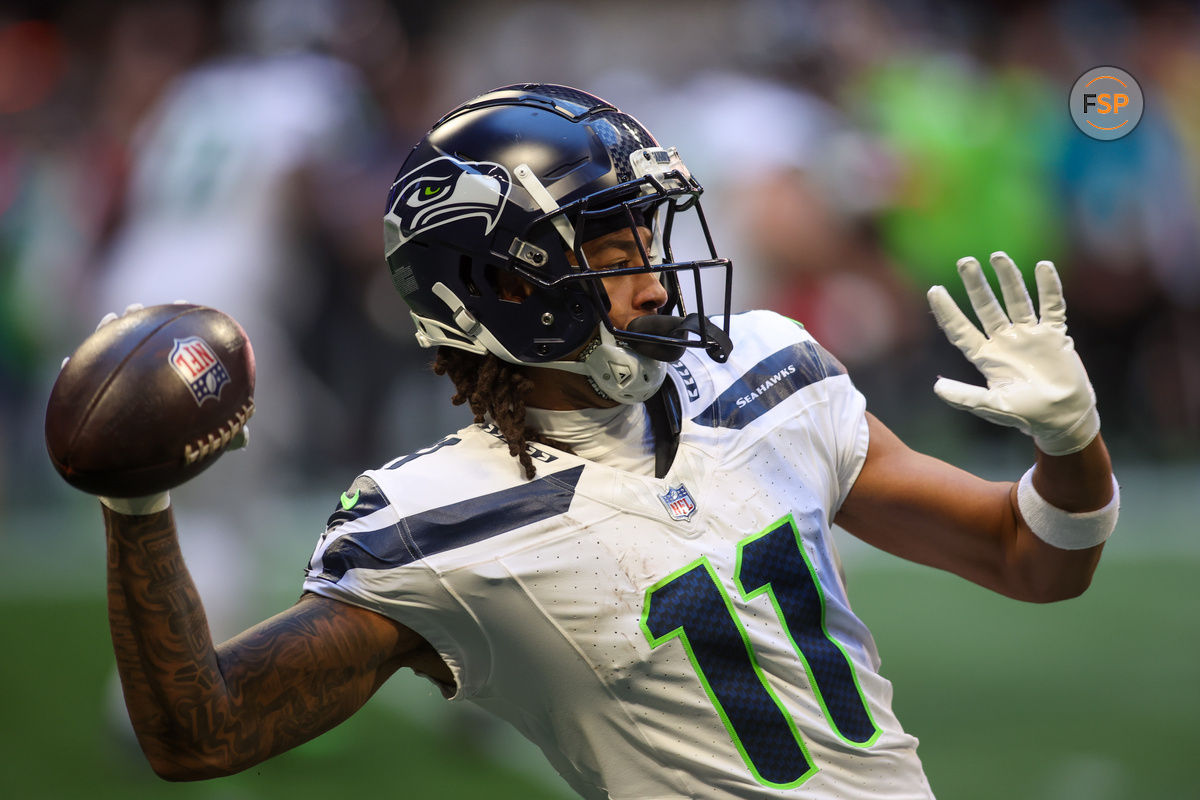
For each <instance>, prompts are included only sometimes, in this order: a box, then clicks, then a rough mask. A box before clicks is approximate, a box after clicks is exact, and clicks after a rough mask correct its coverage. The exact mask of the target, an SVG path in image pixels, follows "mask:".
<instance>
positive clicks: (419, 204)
mask: <svg viewBox="0 0 1200 800" xmlns="http://www.w3.org/2000/svg"><path fill="white" fill-rule="evenodd" d="M511 187H512V179H511V178H510V177H509V174H508V170H507V169H505V168H504V166H503V165H502V164H497V163H495V162H491V161H459V160H458V159H455V158H451V157H450V156H442V157H441V158H435V159H433V160H432V161H426V162H425V163H424V164H422V165H421V166H419V167H417V168H416V169H414V170H412V171H410V172H408V173H406V174H405V175H404V176H403V177H402V178H400V179H399V180H397V181H396V182H395V183H394V184H393V185H392V194H391V197H390V200H389V203H388V213H387V215H386V216H384V223H385V228H386V232H387V239H388V242H387V252H388V254H389V255H390V254H391V252H392V251H393V250H395V249H396V248H397V247H399V246H400V245H402V244H404V243H405V242H407V241H408V240H409V239H412V238H413V237H414V236H416V235H417V234H420V233H424V232H425V231H428V230H432V229H433V228H436V227H438V226H440V225H447V224H449V223H451V222H458V221H460V220H464V219H470V218H471V217H480V218H482V219H483V222H484V226H485V227H484V233H485V234H486V233H491V232H492V228H494V227H496V223H497V222H498V221H499V220H500V212H501V211H502V210H503V209H504V203H505V201H506V200H507V199H508V192H509V189H510V188H511Z"/></svg>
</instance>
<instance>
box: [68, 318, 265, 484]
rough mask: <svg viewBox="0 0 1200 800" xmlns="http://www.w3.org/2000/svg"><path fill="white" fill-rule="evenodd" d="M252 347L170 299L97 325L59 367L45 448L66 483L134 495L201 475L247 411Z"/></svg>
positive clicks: (226, 321) (240, 335) (231, 327)
mask: <svg viewBox="0 0 1200 800" xmlns="http://www.w3.org/2000/svg"><path fill="white" fill-rule="evenodd" d="M254 375H255V366H254V351H253V349H252V348H251V346H250V340H249V339H248V338H247V337H246V332H245V331H244V330H242V327H241V325H239V324H238V323H237V322H236V321H235V320H234V319H233V318H232V317H230V316H228V315H227V314H224V313H222V312H220V311H218V310H216V309H214V308H209V307H207V306H199V305H191V304H186V303H175V304H170V305H158V306H151V307H149V308H143V309H141V310H137V311H131V312H130V313H127V314H125V315H124V316H121V317H118V318H117V319H115V320H114V321H112V322H110V323H108V324H106V325H103V326H102V327H101V328H100V329H99V330H97V331H96V332H95V333H94V334H92V335H91V336H89V337H88V338H87V339H85V340H84V342H83V343H82V344H81V345H80V346H79V348H78V349H77V350H76V351H75V353H74V354H73V355H72V356H71V357H70V359H69V360H68V361H67V362H66V364H65V365H64V366H63V369H62V371H61V372H60V373H59V375H58V379H57V381H55V384H54V388H53V389H52V390H51V392H50V400H49V403H48V405H47V408H46V448H47V450H48V451H49V453H50V460H51V461H52V462H53V463H54V467H55V468H56V469H57V470H58V472H59V474H60V475H62V476H63V478H64V479H65V480H66V481H67V483H69V484H71V485H72V486H74V487H76V488H78V489H82V490H83V491H86V492H90V493H92V494H97V495H103V496H107V497H139V496H143V495H147V494H153V493H155V492H161V491H165V490H167V489H170V488H172V487H175V486H178V485H180V484H182V483H184V482H185V481H188V480H190V479H191V478H194V477H195V476H196V475H198V474H200V473H201V472H203V471H204V470H205V469H207V468H208V467H209V466H210V465H211V464H212V463H213V462H214V461H216V459H217V457H218V456H219V455H220V454H221V453H222V452H223V451H224V449H225V448H226V447H227V446H228V445H229V443H230V441H231V440H232V439H233V437H234V436H235V435H236V434H237V433H238V432H239V431H241V430H242V428H243V427H244V426H245V424H246V421H247V420H248V419H249V418H250V416H251V415H252V414H253V413H254Z"/></svg>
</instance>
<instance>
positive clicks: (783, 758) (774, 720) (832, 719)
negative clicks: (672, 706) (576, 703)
mask: <svg viewBox="0 0 1200 800" xmlns="http://www.w3.org/2000/svg"><path fill="white" fill-rule="evenodd" d="M734 581H735V582H736V584H737V588H738V592H739V593H740V594H741V596H742V598H743V599H744V600H747V601H749V600H752V599H754V598H756V597H759V596H766V597H768V598H769V600H770V602H771V605H772V606H773V607H774V608H775V612H776V614H778V616H779V619H780V622H781V623H782V625H783V629H784V630H785V631H786V633H787V635H788V638H789V639H790V640H791V643H792V646H793V647H794V649H795V651H796V655H797V657H798V658H799V660H800V663H801V664H802V665H803V668H804V670H805V672H806V673H807V674H808V679H809V685H810V686H811V687H812V690H813V693H814V695H815V696H816V699H817V701H818V703H819V704H820V706H821V709H822V711H824V714H825V719H826V720H827V721H828V722H829V724H830V726H831V727H832V728H833V730H834V732H835V733H836V734H837V735H838V736H839V737H840V738H841V739H843V740H844V741H846V742H847V743H849V744H851V745H854V746H857V747H866V746H868V745H870V744H872V743H874V741H875V740H876V739H877V738H878V737H879V729H878V728H877V727H876V725H875V722H874V720H872V719H871V714H870V711H869V709H868V708H867V705H866V702H865V700H864V699H863V697H862V693H861V692H860V690H859V687H858V681H857V680H856V679H855V676H854V669H853V667H852V666H851V664H850V660H849V658H848V657H847V656H846V654H845V652H844V651H843V650H842V648H841V646H840V645H839V644H838V643H837V641H835V640H834V639H833V638H832V637H831V636H829V634H828V632H827V631H826V630H825V601H824V596H823V595H822V593H821V589H820V584H819V582H818V581H817V575H816V570H814V569H813V567H812V565H811V564H810V563H809V561H808V558H807V557H806V555H805V553H804V547H803V544H802V543H801V539H800V532H799V530H798V529H797V527H796V522H795V520H794V519H793V518H792V517H791V516H790V515H789V516H787V517H784V518H783V519H782V520H780V521H779V522H777V523H775V524H774V525H772V526H771V527H770V528H768V529H767V530H765V531H762V532H760V533H756V534H754V535H753V536H748V537H746V538H745V539H743V540H742V541H740V542H738V557H737V567H736V569H735V575H734ZM642 630H643V632H644V633H645V635H646V639H647V640H648V641H649V642H650V646H651V647H652V648H653V647H659V646H661V645H663V644H665V643H666V642H669V641H671V640H674V639H679V640H680V642H681V644H682V646H683V648H684V650H685V651H686V652H687V656H688V659H689V660H690V661H691V664H692V668H693V669H694V670H695V671H696V675H697V677H698V678H699V679H700V683H701V685H702V686H703V687H704V691H705V692H706V693H707V694H708V697H709V700H710V701H711V702H712V704H713V707H714V708H715V709H716V711H717V714H718V715H719V716H720V718H721V721H722V722H723V723H724V724H725V728H726V730H727V731H728V732H729V736H730V738H731V739H732V740H733V743H734V745H735V746H736V747H737V749H738V751H739V752H740V753H741V755H742V758H743V759H744V760H745V762H746V765H747V766H748V767H749V768H750V771H751V773H753V774H754V777H755V779H756V780H758V781H759V782H760V783H763V784H766V785H768V786H772V787H776V788H781V789H786V788H791V787H794V786H798V785H800V784H801V783H803V782H804V781H806V780H808V779H809V778H810V777H812V776H813V775H814V774H815V773H816V772H817V770H818V768H819V767H818V766H817V765H816V764H813V762H812V759H811V757H810V756H809V753H808V749H807V748H806V747H805V745H804V740H803V738H802V737H801V736H800V734H799V732H798V731H797V730H796V725H795V722H794V721H793V720H792V718H791V716H790V715H789V714H788V713H787V710H786V709H785V708H784V706H783V704H782V703H781V702H780V700H779V698H778V697H777V696H776V695H775V692H774V690H772V688H771V686H770V684H769V683H768V682H767V679H766V676H765V675H763V672H762V669H761V667H760V666H759V664H758V658H757V656H756V655H755V653H754V646H753V643H752V642H751V641H750V638H749V636H748V635H747V633H746V629H745V627H743V625H742V623H741V621H740V620H739V619H738V617H737V614H736V609H735V608H734V605H733V601H732V600H731V599H730V598H729V595H728V594H727V593H726V591H725V589H724V588H723V587H722V585H721V582H720V580H719V578H718V577H717V574H716V572H715V571H714V569H713V566H712V564H710V563H709V561H708V559H707V558H701V559H699V560H698V561H696V562H694V563H693V564H691V565H689V566H687V567H684V568H683V569H681V570H679V571H677V572H675V573H672V574H671V575H669V576H667V577H666V578H664V579H663V580H661V581H659V582H658V583H656V584H654V585H653V586H651V587H650V588H649V589H648V590H647V591H646V603H645V607H644V610H643V613H642Z"/></svg>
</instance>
